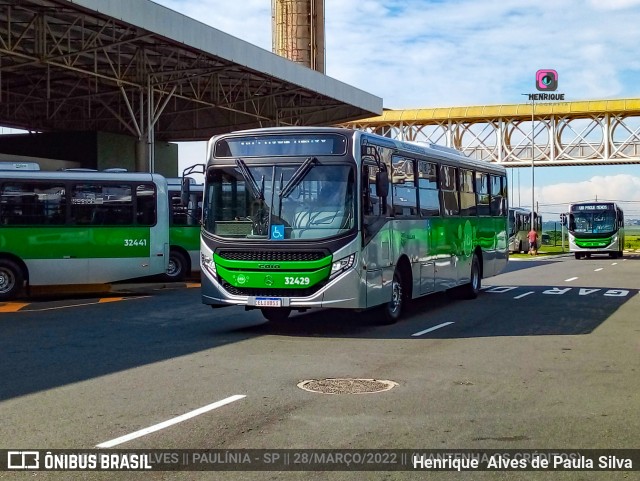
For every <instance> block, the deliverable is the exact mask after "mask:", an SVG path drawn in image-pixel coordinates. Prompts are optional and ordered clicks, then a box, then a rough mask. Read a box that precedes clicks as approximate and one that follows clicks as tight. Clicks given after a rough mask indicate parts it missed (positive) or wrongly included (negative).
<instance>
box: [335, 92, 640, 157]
mask: <svg viewBox="0 0 640 481" xmlns="http://www.w3.org/2000/svg"><path fill="white" fill-rule="evenodd" d="M344 125H345V126H348V127H353V128H359V129H362V130H366V131H369V132H375V133H378V134H382V135H385V136H387V137H392V138H394V139H398V140H410V141H421V142H429V143H434V144H440V145H446V146H449V147H455V148H457V149H460V150H462V151H463V152H465V153H466V154H467V155H469V156H471V157H475V158H478V159H482V160H486V161H490V162H497V163H500V164H502V165H503V166H505V167H530V166H531V157H532V153H533V157H534V162H533V163H534V165H535V166H536V167H538V166H540V167H543V166H561V165H594V164H597V165H613V164H640V99H619V100H589V101H580V102H558V103H546V102H545V103H536V102H533V103H525V104H505V105H485V106H472V107H439V108H428V109H408V110H386V111H384V113H383V114H382V115H381V116H379V117H371V118H366V119H362V120H357V121H353V122H349V123H346V124H344Z"/></svg>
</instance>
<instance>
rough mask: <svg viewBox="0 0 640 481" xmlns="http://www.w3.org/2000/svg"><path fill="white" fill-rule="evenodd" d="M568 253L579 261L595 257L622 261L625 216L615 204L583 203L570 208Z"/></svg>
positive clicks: (572, 205)
mask: <svg viewBox="0 0 640 481" xmlns="http://www.w3.org/2000/svg"><path fill="white" fill-rule="evenodd" d="M568 220H569V225H568V226H567V227H568V231H569V252H573V253H574V256H575V258H576V259H580V258H582V257H587V258H589V257H591V255H592V254H608V255H609V257H613V258H616V257H622V255H623V249H624V214H623V212H622V209H620V207H618V206H617V205H616V204H615V203H614V202H581V203H577V204H571V205H570V206H569V219H568Z"/></svg>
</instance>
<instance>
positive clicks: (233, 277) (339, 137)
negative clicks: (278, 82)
mask: <svg viewBox="0 0 640 481" xmlns="http://www.w3.org/2000/svg"><path fill="white" fill-rule="evenodd" d="M208 156H209V161H208V164H207V167H206V172H205V193H204V202H203V229H202V240H201V245H200V251H201V264H202V265H201V271H202V272H201V277H202V300H203V302H204V303H205V304H210V305H212V306H214V307H219V306H225V305H240V306H245V308H246V309H256V308H258V309H261V310H262V313H263V315H264V316H265V317H266V318H267V319H268V320H282V319H285V318H286V317H288V316H289V314H290V312H291V311H292V310H298V311H304V310H306V309H309V308H320V307H323V308H324V307H329V308H346V309H354V310H363V309H368V308H372V307H375V306H380V312H381V313H382V314H383V319H384V320H386V321H387V322H394V321H396V320H397V319H398V318H399V317H400V315H401V313H402V311H403V308H404V307H405V305H406V303H407V301H409V300H411V299H414V298H417V297H420V296H423V295H427V294H430V293H433V292H437V291H443V290H446V289H452V288H460V290H461V291H462V293H463V294H464V295H465V297H468V298H474V297H476V296H477V294H478V291H479V290H480V286H481V278H483V277H488V276H493V275H495V274H497V273H499V272H500V271H502V269H503V268H504V267H505V266H506V265H507V261H508V246H507V240H508V237H507V185H506V175H505V169H504V168H503V167H501V166H497V165H493V164H489V163H486V162H482V161H477V160H472V159H469V158H467V157H465V156H464V155H462V154H461V153H460V152H458V151H456V150H453V149H449V148H446V147H439V146H435V145H427V144H418V143H409V142H400V141H396V140H392V139H390V138H386V137H382V136H378V135H374V134H369V133H366V132H361V131H355V130H349V129H342V128H330V127H317V128H313V127H306V128H298V127H283V128H269V129H257V130H248V131H240V132H234V133H230V134H226V135H221V136H217V137H214V138H212V139H211V140H210V141H209V145H208Z"/></svg>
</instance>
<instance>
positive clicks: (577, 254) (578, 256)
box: [573, 252, 582, 259]
mask: <svg viewBox="0 0 640 481" xmlns="http://www.w3.org/2000/svg"><path fill="white" fill-rule="evenodd" d="M573 255H574V256H575V258H576V259H581V258H582V254H580V253H579V252H576V253H574V254H573Z"/></svg>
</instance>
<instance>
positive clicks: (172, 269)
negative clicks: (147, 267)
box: [164, 250, 189, 282]
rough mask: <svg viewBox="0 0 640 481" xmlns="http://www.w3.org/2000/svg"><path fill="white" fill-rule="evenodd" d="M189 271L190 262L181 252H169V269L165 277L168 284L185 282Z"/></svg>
mask: <svg viewBox="0 0 640 481" xmlns="http://www.w3.org/2000/svg"><path fill="white" fill-rule="evenodd" d="M188 270H189V260H188V259H187V257H186V256H185V255H184V254H183V253H182V252H180V251H177V250H172V251H171V252H169V267H168V268H167V272H166V273H165V275H164V278H165V280H166V281H168V282H180V281H183V280H184V278H185V277H186V275H187V271H188Z"/></svg>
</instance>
